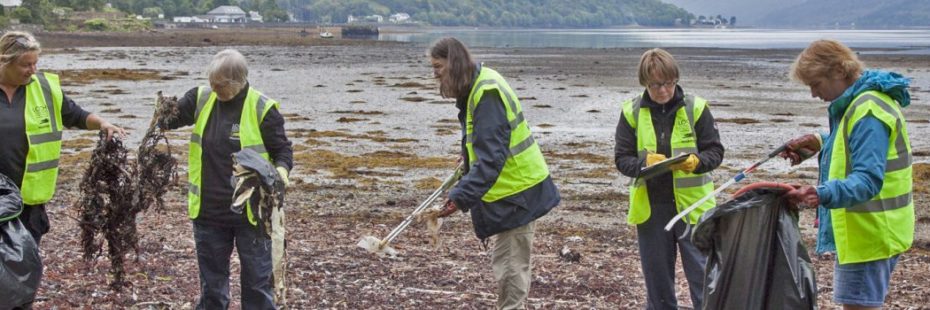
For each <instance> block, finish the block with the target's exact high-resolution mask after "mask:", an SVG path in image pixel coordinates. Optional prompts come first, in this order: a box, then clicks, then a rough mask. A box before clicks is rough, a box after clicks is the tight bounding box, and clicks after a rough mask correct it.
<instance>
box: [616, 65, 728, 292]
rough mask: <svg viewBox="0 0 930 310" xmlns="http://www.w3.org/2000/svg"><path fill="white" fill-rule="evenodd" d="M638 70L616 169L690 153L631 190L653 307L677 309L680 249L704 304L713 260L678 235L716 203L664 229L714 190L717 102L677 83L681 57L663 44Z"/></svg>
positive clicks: (620, 129) (718, 149)
mask: <svg viewBox="0 0 930 310" xmlns="http://www.w3.org/2000/svg"><path fill="white" fill-rule="evenodd" d="M638 71H639V84H640V85H642V86H643V87H644V88H645V90H644V91H643V93H642V94H640V95H639V96H636V97H635V98H633V99H631V100H627V101H626V102H624V103H623V105H622V107H623V108H622V109H623V110H622V112H621V116H620V121H619V122H618V123H617V131H616V136H615V138H616V146H615V147H614V160H615V164H616V166H617V169H618V170H620V173H622V174H623V175H626V176H628V177H631V178H638V177H639V173H640V170H641V169H642V168H643V167H648V166H652V165H654V164H656V163H658V162H661V161H663V160H665V159H667V158H669V157H673V156H677V155H681V154H687V159H686V160H685V161H683V162H681V163H679V164H675V165H672V166H671V167H670V169H669V171H667V172H664V173H662V174H660V175H658V176H655V177H654V178H651V179H649V180H646V181H645V182H643V181H642V180H637V181H635V182H633V184H632V186H631V188H630V207H629V213H628V214H627V222H628V223H629V224H631V225H636V235H637V238H638V241H639V258H640V262H641V264H642V271H643V277H644V278H645V282H646V295H647V296H646V297H647V305H646V308H647V309H677V308H678V303H677V301H676V298H675V260H676V258H677V256H678V254H677V252H681V261H682V265H683V266H684V271H685V277H686V278H687V279H688V286H689V287H690V293H691V304H692V306H693V307H694V309H701V305H702V302H703V298H704V296H703V294H704V293H703V286H704V264H705V262H706V261H707V258H706V257H705V256H704V255H703V254H701V253H700V251H698V249H697V248H696V247H695V246H694V244H692V243H691V238H690V235H687V236H685V237H684V238H679V236H682V235H684V234H685V230H686V228H687V225H686V224H687V223H690V224H695V223H697V220H698V219H699V218H700V216H701V214H703V213H704V211H706V210H707V209H709V208H712V207H713V206H714V205H715V202H714V200H713V199H710V200H708V201H707V202H705V203H704V204H702V205H701V207H699V208H698V209H697V210H695V211H694V212H691V213H690V214H689V215H688V216H687V217H685V218H684V219H682V221H681V222H678V223H677V224H676V225H675V226H674V229H672V231H665V229H664V226H665V225H666V223H668V222H669V221H670V220H671V219H672V218H673V217H674V216H675V214H677V213H678V212H680V211H681V210H683V209H685V208H687V207H689V206H690V205H692V204H693V203H695V202H697V201H698V200H700V199H701V198H703V197H704V196H706V195H708V194H710V193H711V192H712V191H713V189H714V184H713V181H712V180H711V178H710V176H709V175H708V173H709V172H710V171H712V170H714V169H716V168H717V167H718V166H719V165H720V162H721V161H723V153H724V150H723V145H722V144H720V135H719V133H718V132H717V126H716V125H715V124H714V117H713V115H711V113H710V105H709V104H707V101H706V100H704V99H703V98H701V97H697V96H693V95H690V94H686V93H685V91H684V89H683V88H682V87H681V86H679V85H678V82H679V70H678V63H677V62H676V61H675V58H674V57H672V55H671V54H669V53H668V52H666V51H665V50H662V49H658V48H656V49H651V50H648V51H646V52H645V53H643V55H642V57H641V58H640V62H639V70H638ZM676 247H677V250H676Z"/></svg>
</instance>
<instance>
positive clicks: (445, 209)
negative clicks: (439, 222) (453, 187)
mask: <svg viewBox="0 0 930 310" xmlns="http://www.w3.org/2000/svg"><path fill="white" fill-rule="evenodd" d="M458 209H459V208H457V207H456V206H455V202H452V199H446V202H445V203H443V204H442V210H440V211H439V214H438V215H437V217H447V216H450V215H452V213H455V211H458Z"/></svg>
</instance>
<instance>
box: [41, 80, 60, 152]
mask: <svg viewBox="0 0 930 310" xmlns="http://www.w3.org/2000/svg"><path fill="white" fill-rule="evenodd" d="M36 77H38V78H39V85H41V86H42V96H44V97H45V106H46V107H48V116H49V120H50V121H51V123H52V132H53V133H54V132H58V131H60V130H59V129H58V122H57V121H56V120H57V119H58V116H57V115H56V113H58V111H57V110H55V103H54V102H53V101H52V87H51V86H49V84H48V79H47V78H45V73H37V74H36ZM59 140H60V138H59Z"/></svg>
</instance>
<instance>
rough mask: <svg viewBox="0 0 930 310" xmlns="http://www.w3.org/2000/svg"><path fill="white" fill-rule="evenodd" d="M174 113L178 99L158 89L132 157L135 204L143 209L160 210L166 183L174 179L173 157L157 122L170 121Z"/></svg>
mask: <svg viewBox="0 0 930 310" xmlns="http://www.w3.org/2000/svg"><path fill="white" fill-rule="evenodd" d="M177 115H178V98H177V97H174V96H172V97H164V96H162V93H161V92H158V104H157V105H156V106H155V114H154V115H153V116H152V122H151V123H149V128H148V130H147V131H146V132H145V137H143V138H142V144H141V145H139V153H138V157H137V159H136V176H137V179H136V180H137V182H136V186H135V189H136V190H135V193H136V199H137V200H136V201H135V202H136V204H141V205H143V206H144V208H148V206H155V208H157V209H159V210H161V209H163V208H164V199H163V198H162V197H163V196H164V195H165V192H167V191H168V188H169V185H170V184H171V183H172V181H173V180H177V178H178V175H177V169H175V168H176V167H177V165H178V162H177V160H175V159H174V157H171V145H170V144H169V143H168V137H167V136H165V131H164V130H163V129H161V128H160V127H159V126H158V124H166V123H170V122H172V121H174V119H175V118H177ZM160 141H164V142H165V144H164V145H165V147H164V149H162V148H159V147H158V145H159V142H160Z"/></svg>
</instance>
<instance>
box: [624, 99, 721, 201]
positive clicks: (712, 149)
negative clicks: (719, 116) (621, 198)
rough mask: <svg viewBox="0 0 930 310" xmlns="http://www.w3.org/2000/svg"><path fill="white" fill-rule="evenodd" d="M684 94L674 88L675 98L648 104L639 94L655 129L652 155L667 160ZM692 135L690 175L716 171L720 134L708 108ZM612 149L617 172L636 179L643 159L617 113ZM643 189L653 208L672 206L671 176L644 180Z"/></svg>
mask: <svg viewBox="0 0 930 310" xmlns="http://www.w3.org/2000/svg"><path fill="white" fill-rule="evenodd" d="M684 98H685V94H684V90H682V88H681V86H676V87H675V95H674V96H673V97H672V99H671V100H669V102H667V103H666V104H658V103H655V101H652V98H650V97H649V93H648V92H645V91H644V92H643V96H642V100H643V101H642V107H644V108H649V111H650V114H651V115H652V125H653V127H654V128H655V135H656V152H657V153H659V154H663V155H665V156H666V157H670V155H671V152H672V147H671V138H672V128H673V127H674V125H675V113H676V112H677V111H678V109H681V108H682V107H684V106H685V101H684ZM694 131H695V135H697V149H698V153H697V154H696V155H697V157H698V159H699V160H700V161H701V163H700V164H698V166H697V168H695V169H694V173H706V172H710V171H711V170H714V169H716V168H717V167H718V166H720V162H722V161H723V152H724V150H723V145H722V144H720V134H719V133H718V132H717V125H716V123H715V122H714V117H713V116H712V115H711V114H710V109H709V108H705V109H704V112H703V113H702V114H701V116H700V117H699V118H698V119H697V121H695V123H694ZM615 138H616V143H617V144H616V146H614V161H615V163H616V165H617V169H618V170H620V173H622V174H623V175H626V176H628V177H636V176H637V174H639V171H640V169H641V168H642V167H644V166H645V163H646V161H645V159H640V158H638V157H637V149H636V130H634V129H633V127H632V126H630V124H629V123H627V121H626V118H625V117H623V115H622V114H621V116H620V121H619V122H617V133H616V136H615ZM646 188H647V189H648V192H649V204H650V205H653V206H656V205H671V206H674V205H675V196H674V188H673V185H672V173H671V172H669V173H663V174H661V175H658V176H656V177H654V178H652V179H649V180H647V181H646Z"/></svg>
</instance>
